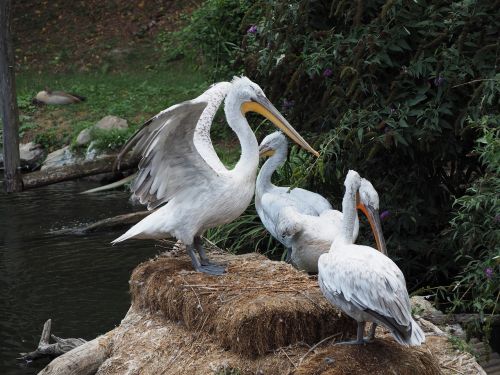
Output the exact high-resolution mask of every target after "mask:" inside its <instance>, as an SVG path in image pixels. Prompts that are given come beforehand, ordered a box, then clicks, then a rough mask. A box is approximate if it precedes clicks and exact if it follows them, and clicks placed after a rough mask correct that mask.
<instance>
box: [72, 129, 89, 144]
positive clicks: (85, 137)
mask: <svg viewBox="0 0 500 375" xmlns="http://www.w3.org/2000/svg"><path fill="white" fill-rule="evenodd" d="M91 140H92V129H91V128H87V129H83V130H82V131H81V132H80V134H78V137H76V144H77V145H78V146H85V145H88V144H89V143H90V141H91Z"/></svg>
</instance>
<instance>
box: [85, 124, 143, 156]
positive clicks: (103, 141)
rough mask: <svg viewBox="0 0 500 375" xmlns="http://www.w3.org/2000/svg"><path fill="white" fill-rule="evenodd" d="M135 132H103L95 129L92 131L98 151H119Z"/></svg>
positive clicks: (129, 129)
mask: <svg viewBox="0 0 500 375" xmlns="http://www.w3.org/2000/svg"><path fill="white" fill-rule="evenodd" d="M134 132H135V129H134V128H127V129H111V130H101V129H97V128H93V129H92V131H91V137H92V141H93V142H94V147H95V148H96V149H97V150H102V151H105V150H115V151H118V150H119V149H120V148H121V147H122V146H123V145H124V144H125V143H126V142H127V140H128V139H129V138H130V137H131V136H132V134H133V133H134Z"/></svg>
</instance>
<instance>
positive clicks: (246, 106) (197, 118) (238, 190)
mask: <svg viewBox="0 0 500 375" xmlns="http://www.w3.org/2000/svg"><path fill="white" fill-rule="evenodd" d="M224 98H225V106H224V111H225V114H226V119H227V121H228V124H229V126H230V127H231V128H232V129H233V130H234V131H235V133H236V135H237V136H238V139H239V141H240V144H241V157H240V159H239V161H238V163H237V164H236V166H235V167H234V169H232V170H228V169H227V168H226V167H225V166H224V165H223V164H222V162H221V161H220V160H219V158H218V156H217V154H216V152H215V150H214V148H213V145H212V143H211V140H210V126H211V124H212V120H213V118H214V116H215V113H216V111H217V109H218V107H219V106H220V104H221V103H222V101H223V100H224ZM247 111H254V112H258V113H261V114H263V115H264V116H266V117H267V118H268V119H270V120H271V121H272V122H273V123H274V124H275V125H276V126H278V127H281V128H282V129H283V130H284V131H285V132H287V134H288V135H289V136H290V137H291V138H292V139H294V140H295V141H296V142H297V143H299V144H300V145H301V146H303V147H304V148H306V149H307V150H309V151H311V152H314V153H316V152H315V151H314V150H313V149H312V148H311V146H309V145H308V144H307V142H306V141H305V140H304V139H303V138H302V137H301V136H300V135H299V134H298V133H297V132H296V131H295V130H294V129H293V128H292V127H291V125H290V124H289V123H288V122H287V121H286V120H285V119H284V118H283V116H281V114H280V113H279V112H278V111H277V110H276V108H274V106H273V105H272V104H271V103H270V102H269V100H268V99H267V98H266V97H265V95H264V93H263V92H262V90H261V89H260V87H259V86H258V85H257V84H255V83H253V82H252V81H250V80H249V79H248V78H245V77H242V78H235V79H234V80H233V81H232V82H221V83H218V84H216V85H213V86H212V87H211V88H210V89H208V90H207V91H206V92H205V93H203V94H202V95H200V96H199V97H198V98H196V99H193V100H190V101H186V102H183V103H180V104H177V105H174V106H172V107H170V108H168V109H166V110H164V111H162V112H160V113H159V114H158V115H156V116H155V117H153V118H152V119H150V120H149V121H147V122H146V123H145V124H144V125H143V126H142V127H141V128H140V129H139V130H138V131H137V132H136V134H135V135H134V136H133V137H132V138H131V139H130V140H129V141H128V143H127V144H126V145H125V147H124V148H123V150H122V152H121V153H120V156H119V160H120V158H121V157H122V156H123V155H124V154H125V153H126V152H127V151H128V150H130V149H131V148H132V147H134V152H135V153H136V154H138V153H140V155H141V157H142V159H141V161H140V163H139V172H138V175H137V177H136V179H135V181H134V183H133V184H132V191H133V194H134V196H135V197H136V198H138V199H139V201H140V202H141V203H143V204H147V205H148V209H154V208H156V207H159V206H161V205H163V204H164V205H163V206H162V207H160V208H159V209H158V210H156V211H155V212H153V213H152V214H151V215H149V216H148V217H146V218H145V219H143V220H141V221H140V222H139V223H137V224H136V225H134V226H133V227H132V228H130V229H129V230H128V231H127V232H126V233H125V234H123V235H122V236H120V237H119V238H117V239H116V240H114V241H113V243H117V242H121V241H124V240H126V239H129V238H156V239H160V238H167V237H175V238H177V239H179V240H181V241H182V242H183V243H184V244H185V245H186V247H187V249H188V253H189V255H190V256H191V259H192V262H193V266H194V268H195V269H196V270H198V271H202V272H207V273H212V274H220V273H222V270H223V268H222V267H219V266H216V265H213V264H210V262H209V261H208V259H207V257H206V254H205V252H204V250H203V247H202V245H201V239H200V237H201V235H202V234H203V232H204V231H205V230H207V229H208V228H212V227H215V226H218V225H221V224H225V223H228V222H231V221H232V220H234V219H236V218H237V217H238V216H240V215H241V214H242V213H243V211H244V210H245V209H246V208H247V206H248V205H249V203H250V201H251V199H252V196H253V194H254V189H255V176H256V172H257V166H258V159H259V155H258V144H257V140H256V138H255V135H254V134H253V132H252V129H251V128H250V126H249V125H248V122H247V121H246V119H245V116H244V113H245V112H247ZM165 203H166V204H165ZM193 250H196V251H198V254H199V256H200V260H198V258H197V257H196V256H195V254H194V252H193Z"/></svg>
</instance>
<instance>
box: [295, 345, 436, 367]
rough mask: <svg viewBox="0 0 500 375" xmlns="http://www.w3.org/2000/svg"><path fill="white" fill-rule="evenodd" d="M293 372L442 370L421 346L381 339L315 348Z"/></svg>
mask: <svg viewBox="0 0 500 375" xmlns="http://www.w3.org/2000/svg"><path fill="white" fill-rule="evenodd" d="M295 374H296V375H306V374H307V375H355V374H360V375H361V374H370V375H386V374H398V375H424V374H425V375H431V374H432V375H434V374H436V375H438V374H442V372H441V370H440V368H439V366H438V365H437V363H436V360H435V359H434V357H433V356H432V354H431V353H430V352H429V351H428V349H426V348H425V347H423V348H407V347H404V346H401V345H399V344H397V343H396V342H395V341H393V340H391V339H388V338H384V339H376V340H375V342H374V343H372V344H369V345H363V346H358V345H337V346H329V347H327V348H324V349H322V350H319V351H318V352H317V353H316V354H314V355H312V356H310V357H309V358H308V359H307V360H306V361H304V362H303V363H302V365H301V366H300V367H299V369H298V370H297V371H296V372H295Z"/></svg>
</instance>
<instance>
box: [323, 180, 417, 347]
mask: <svg viewBox="0 0 500 375" xmlns="http://www.w3.org/2000/svg"><path fill="white" fill-rule="evenodd" d="M344 185H345V188H346V191H345V194H344V198H343V201H342V213H343V216H342V232H341V235H340V236H339V237H337V238H336V239H335V241H334V242H333V243H332V246H331V248H330V251H329V252H328V253H326V254H322V255H321V256H320V257H319V262H318V283H319V286H320V289H321V291H322V292H323V294H324V296H325V297H326V298H327V299H328V300H329V301H330V302H331V303H332V304H333V305H335V306H337V307H339V308H340V309H341V310H342V311H344V312H345V313H346V314H347V315H349V316H350V317H352V318H354V319H355V320H356V321H357V322H358V331H357V338H356V340H354V341H347V342H343V344H363V343H368V342H372V341H373V340H374V338H375V329H376V327H377V324H380V325H382V326H384V327H386V328H388V329H389V330H390V331H391V333H392V335H393V336H394V338H395V340H396V341H397V342H398V343H400V344H402V345H405V346H408V345H411V346H413V345H420V344H422V343H423V342H424V341H425V335H424V333H423V331H422V329H421V328H420V327H419V326H418V324H417V323H416V322H415V321H414V320H413V318H412V316H411V306H410V298H409V297H408V292H407V290H406V283H405V278H404V276H403V273H402V272H401V270H400V269H399V268H398V266H397V265H396V264H395V263H394V262H393V261H392V260H391V259H389V258H388V257H387V256H386V255H385V253H386V251H385V241H384V237H383V235H382V232H381V227H380V220H376V221H373V218H371V217H369V218H368V219H369V220H370V224H371V225H372V228H373V229H374V230H375V238H376V239H377V246H378V247H379V249H380V250H381V252H379V251H376V250H375V249H373V248H371V247H368V246H361V245H354V244H353V236H352V233H353V228H354V218H355V216H356V201H357V200H361V201H363V202H367V204H366V205H365V209H367V210H368V211H369V212H376V210H378V207H377V206H376V202H375V199H374V198H375V196H374V194H373V192H374V190H372V188H373V187H371V184H369V185H368V184H367V183H366V180H363V179H362V178H361V177H360V176H359V174H358V173H357V172H355V171H349V172H348V174H347V177H346V179H345V182H344ZM370 187H371V188H370ZM358 191H359V193H358ZM375 193H376V192H375ZM374 216H375V215H374ZM375 217H376V216H375ZM366 322H372V326H371V330H370V333H369V336H368V338H366V339H365V338H364V337H363V335H364V329H365V324H366Z"/></svg>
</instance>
